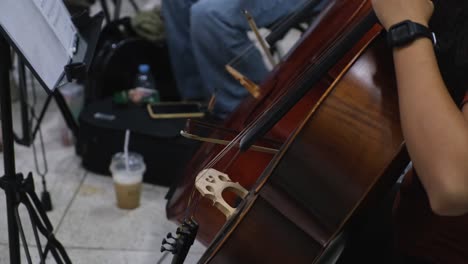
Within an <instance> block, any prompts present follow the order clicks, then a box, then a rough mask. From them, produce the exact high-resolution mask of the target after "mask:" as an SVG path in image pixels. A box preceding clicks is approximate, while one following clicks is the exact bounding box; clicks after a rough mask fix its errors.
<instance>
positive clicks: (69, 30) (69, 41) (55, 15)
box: [33, 0, 76, 56]
mask: <svg viewBox="0 0 468 264" xmlns="http://www.w3.org/2000/svg"><path fill="white" fill-rule="evenodd" d="M33 1H34V3H35V4H36V6H37V8H39V11H40V12H41V13H42V16H43V17H44V18H45V19H46V20H47V23H48V24H49V26H50V27H51V28H52V29H53V30H54V32H55V34H56V35H57V38H58V39H59V41H60V43H62V46H63V47H64V48H65V49H66V50H67V51H68V53H69V55H70V56H73V51H74V46H75V38H76V29H75V26H74V25H73V23H72V21H71V18H70V14H69V13H68V10H67V9H66V7H65V5H64V4H63V2H62V1H61V0H33Z"/></svg>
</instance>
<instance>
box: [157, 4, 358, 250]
mask: <svg viewBox="0 0 468 264" xmlns="http://www.w3.org/2000/svg"><path fill="white" fill-rule="evenodd" d="M339 7H340V4H339V3H338V4H337V3H335V2H330V4H329V6H328V7H327V8H326V9H325V10H324V11H323V12H322V14H321V15H320V16H319V17H318V18H316V20H315V22H314V23H313V24H312V25H311V27H310V28H309V30H308V31H307V32H306V33H305V34H304V35H303V37H302V39H301V40H300V41H299V44H297V45H296V47H294V48H293V50H292V52H290V53H289V54H288V55H287V56H286V58H285V59H284V60H283V61H282V62H281V63H280V64H279V65H278V66H277V67H276V68H275V69H274V70H273V71H272V73H271V74H270V76H269V77H268V78H267V80H265V81H264V83H263V84H262V85H261V97H260V98H259V99H258V100H254V99H253V98H248V99H247V100H246V101H244V102H243V103H242V104H241V106H240V107H239V108H238V111H236V112H235V113H234V114H233V116H231V118H230V119H229V120H228V121H227V123H225V124H224V127H225V128H224V129H222V130H221V129H215V130H214V132H213V135H212V136H213V137H223V138H224V139H228V140H231V139H233V138H234V137H235V135H236V133H234V132H230V131H241V130H242V128H246V127H249V124H253V123H255V122H254V121H255V120H256V118H257V117H258V116H260V115H262V114H263V113H264V112H268V111H271V110H272V109H273V108H274V106H275V104H276V103H277V102H278V100H280V99H281V98H283V97H284V95H285V94H286V93H287V92H288V90H290V89H292V88H294V87H295V86H297V85H298V84H300V83H301V82H303V81H304V80H308V79H307V78H305V77H307V72H308V71H309V70H310V68H311V67H312V66H313V65H314V64H315V63H316V62H317V61H319V59H320V58H321V56H320V54H321V53H323V52H325V51H327V50H328V48H329V47H330V46H331V45H332V44H333V43H334V42H335V41H336V40H337V39H339V38H340V37H341V35H343V34H344V32H346V30H347V27H346V25H347V24H349V23H351V22H352V21H353V20H355V19H356V16H357V15H358V14H357V13H351V14H341V11H340V9H339ZM337 17H338V18H340V19H336V18H337ZM331 29H335V30H331ZM319 39H320V41H317V40H319ZM322 39H323V40H322ZM365 44H366V43H365V41H364V42H362V43H359V44H358V45H356V46H355V47H354V48H353V51H352V52H349V53H347V54H344V55H343V57H344V58H343V59H342V60H341V61H339V62H337V63H336V64H335V65H333V67H331V68H330V69H329V70H328V71H327V72H326V73H325V74H324V75H323V76H322V75H321V76H320V77H319V78H315V79H316V81H315V84H314V86H315V89H314V90H311V91H310V92H308V93H307V94H306V95H305V96H304V97H303V98H301V100H300V101H299V102H298V103H296V104H295V105H294V106H293V107H292V109H291V110H290V111H289V112H288V113H287V114H286V115H285V116H284V117H283V118H282V119H281V120H280V121H278V122H277V123H276V124H275V125H274V127H273V128H272V129H271V130H270V131H269V132H268V134H267V136H266V137H267V138H269V139H272V140H271V141H273V143H272V144H270V145H268V146H270V147H272V148H278V147H279V146H280V145H281V144H282V143H283V142H285V141H286V140H287V138H288V137H289V136H290V135H291V134H292V133H293V131H294V130H295V129H296V128H297V127H298V126H299V124H300V123H301V121H302V120H304V118H306V116H307V114H308V112H309V110H310V108H311V106H313V105H314V104H315V102H317V101H319V100H320V98H321V96H322V94H323V93H324V92H325V91H326V89H327V88H328V87H330V86H331V85H332V84H333V82H335V80H336V78H337V77H338V76H339V74H340V73H341V72H343V71H344V70H345V69H346V68H347V67H349V66H350V64H351V63H352V61H353V58H354V57H355V54H356V53H357V52H358V51H359V50H360V49H362V47H363V46H364V45H365ZM224 131H227V132H226V133H225V132H224ZM271 141H270V142H271ZM273 156H274V155H273V154H271V153H263V152H258V151H253V150H247V151H246V152H240V151H239V149H238V148H236V147H225V148H223V147H221V146H219V145H214V144H211V143H204V144H203V145H202V146H201V147H200V149H199V150H198V151H197V153H196V155H195V156H194V158H193V159H192V161H191V162H190V164H189V165H188V167H187V168H188V169H187V170H186V172H185V175H184V178H183V179H182V181H181V183H180V184H179V185H178V186H177V187H176V189H175V191H174V194H173V195H172V197H170V198H169V200H168V203H167V207H166V212H167V216H168V218H169V219H171V220H175V221H178V222H182V221H183V219H185V218H187V217H189V216H193V217H194V218H195V219H196V221H197V222H198V223H199V224H200V226H199V229H198V237H197V239H198V240H199V241H201V242H202V243H204V244H205V245H207V244H209V243H210V242H211V241H212V239H213V237H214V236H215V235H216V234H217V233H218V231H219V230H220V229H221V227H222V226H223V224H224V223H225V221H226V217H225V215H223V214H222V213H221V212H219V211H217V210H214V209H213V207H212V204H211V202H210V201H208V200H206V199H200V198H199V195H198V194H195V195H194V191H193V190H194V187H193V186H194V182H195V177H196V176H197V174H198V173H199V172H200V171H202V169H203V168H207V167H211V168H215V169H218V170H220V171H223V172H224V173H226V174H228V175H229V176H230V177H231V179H232V181H234V182H239V183H240V184H241V185H242V186H244V188H246V189H250V188H251V187H252V186H253V185H254V183H255V182H256V180H257V179H258V177H259V176H260V174H261V173H262V172H263V171H264V170H265V168H266V166H267V165H268V164H269V162H270V161H271V160H272V158H273ZM212 161H215V162H212ZM207 165H211V166H207ZM197 195H198V198H194V196H197ZM234 197H235V195H234ZM196 199H198V200H197V202H195V203H192V201H193V200H196Z"/></svg>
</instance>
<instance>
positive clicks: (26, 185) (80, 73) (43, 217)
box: [0, 1, 103, 264]
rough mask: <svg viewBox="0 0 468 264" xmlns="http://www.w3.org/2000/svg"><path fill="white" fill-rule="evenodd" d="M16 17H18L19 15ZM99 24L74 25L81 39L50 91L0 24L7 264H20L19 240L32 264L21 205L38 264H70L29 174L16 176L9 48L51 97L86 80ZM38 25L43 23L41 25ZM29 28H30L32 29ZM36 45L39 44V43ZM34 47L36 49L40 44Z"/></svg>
mask: <svg viewBox="0 0 468 264" xmlns="http://www.w3.org/2000/svg"><path fill="white" fill-rule="evenodd" d="M23 4H24V1H23ZM17 15H18V16H21V15H19V14H17ZM102 21H103V15H102V14H98V15H96V16H94V17H92V18H91V17H89V16H87V15H83V16H82V17H80V18H79V19H76V20H75V21H74V22H75V26H76V27H77V28H78V31H79V32H80V33H81V36H80V37H79V38H77V46H76V48H77V50H76V52H75V53H74V55H73V56H72V58H71V61H69V63H68V64H66V65H62V66H63V74H62V77H60V80H58V81H57V82H56V85H54V87H51V86H50V82H48V83H47V82H46V81H44V76H41V75H39V74H38V72H40V70H41V69H36V68H34V67H32V63H31V61H28V60H27V58H26V56H25V55H24V54H23V52H22V51H23V47H21V46H18V45H17V44H18V43H16V42H15V41H13V39H12V38H11V35H9V34H8V33H7V32H8V29H5V28H4V25H3V24H2V23H1V21H0V107H1V124H2V132H3V145H4V146H3V160H4V170H5V175H4V176H3V177H1V178H0V188H1V189H3V190H4V191H5V194H6V204H7V220H8V241H9V253H10V263H12V264H13V263H15V264H17V263H21V255H20V239H21V241H22V243H23V247H24V250H25V254H26V257H27V260H28V262H29V263H32V261H31V257H30V254H29V249H28V244H27V242H26V238H25V234H24V231H23V227H22V223H21V219H20V217H19V212H18V207H19V205H20V204H23V205H24V206H25V207H26V209H27V211H28V214H29V217H30V220H31V223H32V225H33V233H34V237H35V240H36V243H37V250H38V253H39V256H40V259H41V262H40V263H45V259H46V257H47V254H48V253H49V252H50V253H51V254H52V256H53V257H54V259H55V261H56V262H57V263H71V260H70V259H69V257H68V255H67V253H66V251H65V249H64V248H63V246H62V245H61V244H60V242H59V241H58V240H57V239H56V238H55V237H54V234H53V226H52V224H51V223H50V221H49V219H48V217H47V214H46V213H45V210H44V209H43V207H42V204H41V202H40V200H39V198H38V197H37V195H36V194H35V192H34V181H33V179H32V173H31V172H30V173H28V175H27V177H24V176H23V174H21V173H16V169H15V157H14V133H13V122H12V107H11V97H10V93H11V91H10V78H9V77H10V76H9V74H10V71H9V68H10V65H11V57H10V54H11V53H10V49H11V47H12V48H13V49H15V51H16V53H17V54H18V55H19V56H20V57H21V58H22V59H23V61H24V62H25V63H26V65H27V66H28V67H29V69H30V70H31V72H32V73H33V74H34V75H35V77H36V79H37V80H38V81H39V82H40V83H41V85H42V86H43V87H48V88H49V89H50V90H47V92H48V93H53V91H54V89H55V88H56V86H57V85H59V84H62V83H63V81H64V80H68V81H71V80H74V79H81V80H82V79H85V78H86V75H87V71H88V69H89V65H90V63H91V61H92V57H93V54H94V50H95V47H96V44H97V40H98V36H99V32H100V29H101V25H102ZM40 23H43V21H41V22H40ZM31 26H32V27H33V26H34V25H31ZM37 41H38V42H39V41H41V40H37ZM38 45H40V43H39V44H38ZM36 65H37V64H36ZM62 79H63V80H62ZM39 233H41V234H42V235H43V236H44V237H45V239H46V245H45V249H44V251H43V250H42V246H41V241H40V239H39Z"/></svg>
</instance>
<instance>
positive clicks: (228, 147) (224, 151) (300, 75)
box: [209, 16, 353, 165]
mask: <svg viewBox="0 0 468 264" xmlns="http://www.w3.org/2000/svg"><path fill="white" fill-rule="evenodd" d="M352 18H353V16H352V17H351V19H352ZM338 39H340V38H338ZM337 42H338V41H335V42H334V43H333V44H332V45H330V46H328V47H330V48H328V49H325V52H323V53H321V54H322V56H319V57H318V60H317V61H318V63H320V61H323V58H324V57H327V56H326V55H328V52H327V50H332V49H333V48H332V47H335V46H336V43H337ZM314 66H315V63H310V64H309V65H308V66H307V67H306V70H305V71H303V72H302V73H301V74H299V75H298V76H299V78H297V79H295V81H294V83H295V84H297V83H301V80H303V79H304V76H307V75H308V73H309V70H310V69H313V68H314ZM295 84H294V85H293V89H294V88H296V87H294V86H295ZM287 92H289V91H284V92H283V93H282V94H285V93H287ZM277 98H278V97H277ZM277 101H278V99H277V100H276V101H275V102H277ZM272 105H274V103H273V104H271V105H270V107H269V108H268V109H267V110H266V111H264V113H265V112H267V111H268V110H270V109H271V108H272ZM260 117H261V115H260V116H258V117H257V118H256V120H255V121H254V122H252V123H250V125H248V126H247V128H245V129H244V130H243V132H244V131H246V130H248V129H249V128H250V127H252V126H253V125H255V124H256V122H257V121H258V119H259V118H260ZM243 132H241V133H240V134H239V135H238V136H237V137H236V138H235V139H234V140H233V141H232V142H231V143H234V142H237V141H238V138H239V136H240V135H243V134H244V133H243ZM234 145H235V144H230V145H229V146H227V147H226V148H225V149H224V150H223V151H221V152H220V153H219V154H220V155H218V156H217V157H215V159H213V160H212V162H210V163H209V165H210V164H214V163H216V162H217V161H218V160H219V159H220V158H221V157H222V156H223V155H225V153H227V151H229V150H230V149H231V148H232V147H233V146H234Z"/></svg>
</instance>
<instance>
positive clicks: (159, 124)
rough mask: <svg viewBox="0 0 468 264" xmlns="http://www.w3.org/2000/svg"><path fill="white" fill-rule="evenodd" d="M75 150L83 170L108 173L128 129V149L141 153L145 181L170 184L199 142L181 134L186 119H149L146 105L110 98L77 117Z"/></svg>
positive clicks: (179, 173) (121, 148) (93, 104)
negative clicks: (122, 103)
mask: <svg viewBox="0 0 468 264" xmlns="http://www.w3.org/2000/svg"><path fill="white" fill-rule="evenodd" d="M79 122H80V131H79V137H78V142H77V152H78V154H80V155H81V157H82V164H83V166H84V168H85V169H87V170H89V171H91V172H95V173H99V174H104V175H110V171H109V165H110V161H111V158H112V155H114V154H115V153H117V152H121V151H122V150H123V143H124V138H125V130H126V129H130V130H131V136H130V144H129V150H130V151H134V152H137V153H140V154H141V155H143V157H144V160H145V164H146V172H145V174H144V177H143V181H144V182H148V183H153V184H158V185H164V186H169V185H171V184H172V183H173V182H174V181H176V180H177V178H178V177H179V176H180V175H181V174H182V171H183V169H184V167H185V164H187V163H188V161H189V160H190V159H191V157H192V155H193V153H194V152H195V150H196V149H197V148H198V146H199V143H198V142H196V141H192V140H189V139H186V138H184V137H182V136H180V130H181V129H183V128H184V126H185V122H186V120H185V119H158V120H155V119H151V118H150V117H149V115H148V113H147V112H146V108H145V107H141V106H135V105H130V106H127V107H125V108H122V107H121V106H116V105H114V104H113V103H112V101H111V99H106V100H103V101H98V102H94V103H91V104H89V105H88V106H86V107H85V108H84V110H83V111H82V113H81V115H80V117H79Z"/></svg>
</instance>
